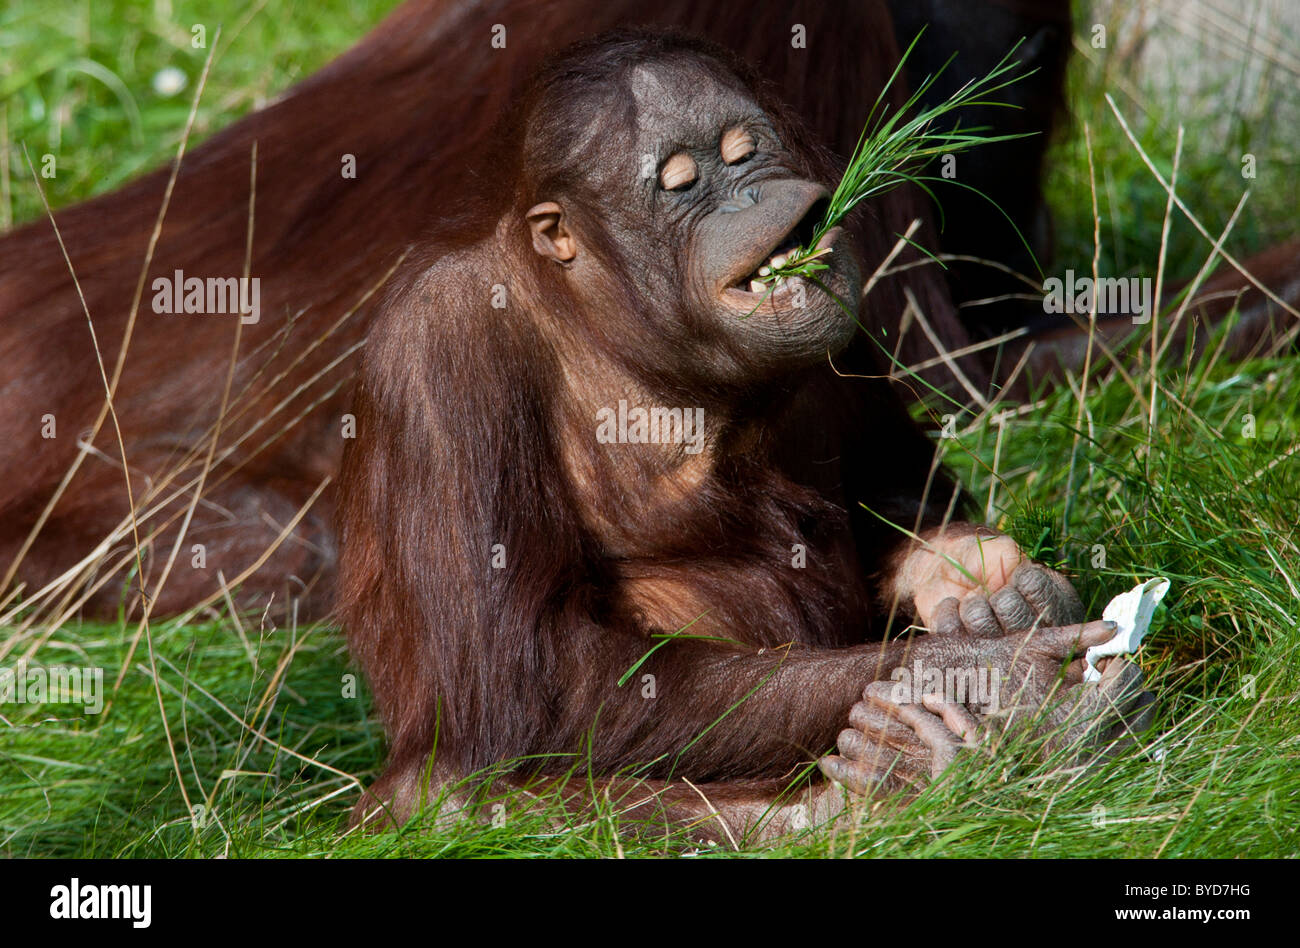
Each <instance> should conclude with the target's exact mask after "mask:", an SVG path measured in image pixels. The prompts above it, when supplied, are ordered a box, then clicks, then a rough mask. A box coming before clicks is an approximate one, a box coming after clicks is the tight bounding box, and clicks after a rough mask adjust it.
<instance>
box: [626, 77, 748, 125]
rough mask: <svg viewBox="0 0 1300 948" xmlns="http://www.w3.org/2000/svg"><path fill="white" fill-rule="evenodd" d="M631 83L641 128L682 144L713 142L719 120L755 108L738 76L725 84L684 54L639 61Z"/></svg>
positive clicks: (741, 115)
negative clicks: (653, 60)
mask: <svg viewBox="0 0 1300 948" xmlns="http://www.w3.org/2000/svg"><path fill="white" fill-rule="evenodd" d="M629 86H630V88H631V92H632V97H633V99H634V101H635V102H636V113H637V127H638V130H639V132H640V133H641V134H650V135H653V136H654V137H655V138H663V137H665V136H668V137H671V138H675V139H678V140H679V141H680V142H681V143H683V144H685V143H688V142H692V141H700V142H711V141H713V140H715V139H716V138H717V137H718V134H719V131H720V125H721V123H727V122H736V121H740V120H742V119H744V118H747V117H749V116H752V115H755V114H756V113H758V112H759V107H758V105H757V103H755V102H754V100H753V99H752V98H751V97H750V96H748V95H746V94H745V93H744V92H742V91H741V90H740V88H739V81H737V82H736V84H735V85H732V84H731V83H725V82H723V81H721V80H719V78H718V76H717V75H716V74H715V73H713V72H710V71H709V70H707V69H705V68H704V67H702V66H700V65H697V64H693V63H691V62H689V61H687V60H684V59H683V60H674V61H666V62H662V63H652V64H646V65H641V66H637V67H636V68H635V69H633V70H632V74H631V77H630V80H629Z"/></svg>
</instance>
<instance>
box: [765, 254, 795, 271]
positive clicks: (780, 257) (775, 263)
mask: <svg viewBox="0 0 1300 948" xmlns="http://www.w3.org/2000/svg"><path fill="white" fill-rule="evenodd" d="M788 259H790V258H789V257H787V256H786V255H785V254H783V253H778V254H776V255H775V256H773V257H772V259H771V260H769V261H768V263H769V264H770V265H771V266H772V268H773V269H776V268H777V267H783V266H785V262H786V260H788Z"/></svg>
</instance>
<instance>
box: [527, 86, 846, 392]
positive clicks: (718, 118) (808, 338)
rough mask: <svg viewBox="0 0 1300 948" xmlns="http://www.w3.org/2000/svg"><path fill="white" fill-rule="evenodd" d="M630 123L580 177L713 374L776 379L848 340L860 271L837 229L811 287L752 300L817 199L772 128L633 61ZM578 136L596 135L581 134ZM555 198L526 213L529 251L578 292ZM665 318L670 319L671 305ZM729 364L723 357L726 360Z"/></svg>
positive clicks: (723, 90) (816, 187) (722, 93)
mask: <svg viewBox="0 0 1300 948" xmlns="http://www.w3.org/2000/svg"><path fill="white" fill-rule="evenodd" d="M628 85H629V87H630V90H631V94H632V99H633V108H634V110H635V119H636V124H635V127H634V129H632V130H631V134H630V135H627V136H620V137H619V138H617V139H611V141H610V143H609V144H610V146H611V147H613V148H616V149H617V151H618V153H619V154H618V156H617V158H616V159H615V160H613V161H612V162H610V161H609V160H608V159H607V160H606V162H605V164H604V165H603V166H598V167H596V168H595V169H593V171H592V172H591V173H590V174H589V175H588V181H589V183H590V184H591V185H592V186H593V187H595V188H597V189H598V190H599V191H600V193H601V194H602V195H604V196H606V198H607V203H606V208H607V212H606V213H605V214H604V215H602V219H601V220H602V223H603V225H604V226H605V228H606V229H607V231H608V233H609V234H610V235H611V236H612V237H613V239H614V241H615V242H616V244H617V245H618V247H619V249H620V251H623V252H624V253H625V254H626V255H627V256H628V257H631V258H633V259H636V258H638V257H644V256H645V254H646V250H647V249H649V250H650V253H651V254H652V255H653V256H652V265H651V266H647V267H644V268H638V269H637V270H636V271H635V272H634V273H633V274H632V275H633V277H634V278H635V279H638V282H639V283H640V286H639V287H638V288H639V290H640V291H641V292H642V293H643V294H644V295H645V298H646V299H647V300H651V301H653V300H671V301H680V305H681V307H682V308H684V310H685V311H686V313H687V314H688V318H689V320H690V327H691V336H692V338H691V340H690V342H691V343H694V344H697V345H702V346H707V347H709V348H710V349H712V352H711V353H710V356H711V358H712V359H713V360H714V361H715V362H716V364H717V366H718V371H719V374H720V375H721V376H723V377H726V376H727V375H729V374H731V373H732V372H739V371H742V370H741V369H740V368H739V367H738V366H739V365H740V364H743V366H744V368H743V371H744V372H746V373H748V374H749V375H751V376H752V374H753V373H754V371H755V366H756V363H757V364H758V365H761V366H762V371H768V372H782V371H788V370H790V369H793V368H798V367H801V366H803V365H807V364H809V363H810V362H812V361H814V360H816V359H819V358H825V356H826V354H827V353H828V352H829V353H832V354H833V353H836V352H838V351H840V350H841V349H842V348H843V347H844V346H845V345H846V344H847V343H848V341H849V339H850V338H852V335H853V333H854V331H855V329H856V323H855V320H854V317H853V315H852V312H853V310H855V308H856V306H855V303H854V301H856V299H857V296H858V294H859V292H860V288H861V281H860V274H859V265H858V261H857V257H856V253H855V251H854V248H853V246H852V242H851V241H850V240H849V239H848V237H847V236H846V234H845V233H844V231H843V230H842V229H841V228H838V227H837V228H834V229H832V230H831V231H830V232H828V233H827V234H826V235H825V236H824V237H823V238H822V240H821V241H820V244H819V246H820V247H822V248H825V247H831V248H833V250H832V253H830V254H829V255H827V256H826V257H824V258H823V260H824V262H826V263H827V264H828V265H829V269H827V270H825V271H822V272H821V273H820V274H819V275H818V279H819V280H820V281H821V283H822V284H823V285H824V288H822V287H818V286H815V285H813V284H811V283H809V282H806V281H805V280H803V279H802V278H793V279H789V280H786V281H784V282H783V283H782V284H781V286H780V287H778V288H776V289H775V290H774V291H771V292H769V290H768V289H766V288H765V289H763V290H762V291H759V292H754V291H751V289H750V285H751V280H753V279H756V278H757V276H758V274H757V270H758V269H759V267H761V266H763V265H764V264H766V263H767V262H768V260H769V259H770V258H771V257H772V256H773V255H774V254H776V253H778V252H779V251H786V252H788V251H791V250H793V249H795V247H797V246H800V245H805V244H806V243H807V242H808V240H809V239H810V238H811V236H812V233H813V229H814V227H815V226H816V225H817V224H818V223H819V221H820V219H821V217H822V215H823V213H824V210H825V205H826V201H827V199H828V198H829V196H830V192H829V191H828V189H827V188H826V187H825V185H823V184H821V183H819V182H816V181H811V180H808V179H807V178H805V177H803V176H801V174H800V173H799V171H798V170H797V169H796V165H797V162H796V161H795V159H794V158H793V156H792V155H791V154H790V153H789V152H788V151H787V150H786V148H785V146H784V145H783V143H782V142H781V140H780V138H779V137H778V134H777V132H776V130H775V129H774V128H773V125H772V122H771V120H770V119H769V118H768V116H766V115H765V114H764V113H763V111H762V110H761V109H760V108H759V106H758V104H757V103H756V102H754V100H753V99H752V98H751V97H750V96H748V95H747V94H745V93H744V92H743V91H741V90H739V89H736V88H733V87H731V86H729V85H727V84H725V83H723V82H719V81H718V80H717V79H716V78H715V77H713V76H712V75H710V74H709V73H707V72H705V71H704V70H701V69H700V68H698V67H696V66H692V65H690V64H682V63H674V64H673V65H672V66H671V67H670V66H668V65H665V64H659V63H656V64H652V65H643V66H640V67H638V68H637V69H635V70H634V71H633V72H632V75H631V76H630V78H629V80H628ZM591 134H598V133H596V132H594V131H593V132H591ZM566 203H568V202H566V201H565V200H563V199H560V200H558V201H551V202H545V203H543V204H540V205H537V206H534V207H533V208H532V209H531V210H530V211H529V212H528V214H527V216H528V219H529V222H530V224H531V226H532V227H533V231H534V244H535V247H536V249H537V250H538V252H539V253H542V254H543V255H544V256H548V257H551V258H553V259H556V260H558V261H560V262H563V263H564V264H565V265H566V266H567V267H569V268H570V271H571V275H572V279H573V280H574V282H575V283H577V284H579V285H583V284H590V283H592V282H594V280H593V275H592V273H591V263H590V261H589V260H586V259H584V253H583V251H584V248H585V246H586V243H587V241H586V240H584V234H583V233H582V228H581V225H579V224H575V225H573V226H569V225H568V224H567V218H568V216H569V215H567V214H566V206H565V205H566ZM674 311H677V310H676V308H674ZM729 357H730V358H729Z"/></svg>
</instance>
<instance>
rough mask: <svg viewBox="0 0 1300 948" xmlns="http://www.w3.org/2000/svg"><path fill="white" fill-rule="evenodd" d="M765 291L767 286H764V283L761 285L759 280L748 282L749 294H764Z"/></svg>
mask: <svg viewBox="0 0 1300 948" xmlns="http://www.w3.org/2000/svg"><path fill="white" fill-rule="evenodd" d="M766 290H767V286H766V285H764V283H763V282H762V281H761V280H750V281H749V292H751V293H762V292H764V291H766Z"/></svg>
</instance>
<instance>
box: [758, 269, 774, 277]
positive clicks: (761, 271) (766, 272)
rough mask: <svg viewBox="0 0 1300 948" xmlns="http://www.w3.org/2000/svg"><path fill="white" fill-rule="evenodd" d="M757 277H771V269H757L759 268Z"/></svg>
mask: <svg viewBox="0 0 1300 948" xmlns="http://www.w3.org/2000/svg"><path fill="white" fill-rule="evenodd" d="M758 275H759V276H761V277H765V276H771V275H772V268H771V267H759V268H758Z"/></svg>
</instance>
